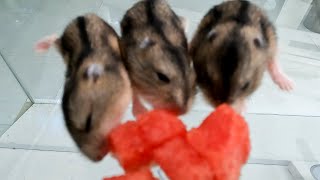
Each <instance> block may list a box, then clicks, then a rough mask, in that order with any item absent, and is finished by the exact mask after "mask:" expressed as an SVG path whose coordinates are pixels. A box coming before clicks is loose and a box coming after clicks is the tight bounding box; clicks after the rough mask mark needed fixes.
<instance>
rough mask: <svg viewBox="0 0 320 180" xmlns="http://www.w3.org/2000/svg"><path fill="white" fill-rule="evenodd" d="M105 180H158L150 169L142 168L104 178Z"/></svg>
mask: <svg viewBox="0 0 320 180" xmlns="http://www.w3.org/2000/svg"><path fill="white" fill-rule="evenodd" d="M103 180H156V178H154V177H153V176H152V173H151V172H150V170H148V169H140V170H138V171H134V172H130V173H127V174H125V175H122V176H115V177H111V178H104V179H103Z"/></svg>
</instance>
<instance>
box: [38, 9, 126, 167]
mask: <svg viewBox="0 0 320 180" xmlns="http://www.w3.org/2000/svg"><path fill="white" fill-rule="evenodd" d="M55 37H56V36H53V35H51V36H48V37H46V38H44V39H42V40H41V41H40V42H38V43H37V45H36V50H38V51H43V50H46V49H48V48H49V47H50V45H51V44H54V45H55V46H56V48H57V49H58V51H59V52H60V54H61V55H62V57H63V59H64V62H65V64H66V66H67V72H66V81H65V87H64V94H63V99H62V110H63V114H64V120H65V123H66V127H67V129H68V131H69V133H70V134H71V137H72V138H73V140H74V141H75V142H76V144H77V146H78V147H79V149H80V150H81V152H82V153H84V154H85V155H86V156H87V157H88V158H90V159H91V160H93V161H99V160H101V159H102V158H103V157H104V156H105V155H106V154H107V153H108V144H106V143H107V142H106V141H105V137H106V136H107V134H108V133H109V132H110V131H111V129H112V128H113V127H115V126H117V125H118V124H120V120H121V117H122V115H123V114H124V112H125V110H126V109H127V107H128V105H129V103H130V102H131V97H132V94H131V85H130V80H129V77H128V75H127V72H126V70H125V67H124V65H123V62H122V56H121V51H120V46H119V40H120V39H119V37H118V35H117V34H116V32H115V31H114V30H113V28H112V27H111V26H109V25H108V24H107V23H106V22H105V21H104V20H102V19H101V18H100V17H98V16H96V15H95V14H86V15H84V16H79V17H77V18H75V19H74V20H73V21H72V22H71V23H70V24H69V25H68V26H67V27H66V29H65V30H64V32H63V34H62V36H61V37H60V38H55Z"/></svg>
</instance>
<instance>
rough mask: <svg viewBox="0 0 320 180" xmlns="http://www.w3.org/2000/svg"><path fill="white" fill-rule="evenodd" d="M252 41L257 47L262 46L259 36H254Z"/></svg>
mask: <svg viewBox="0 0 320 180" xmlns="http://www.w3.org/2000/svg"><path fill="white" fill-rule="evenodd" d="M253 43H254V45H255V46H256V47H257V48H261V47H262V40H261V39H260V38H254V40H253Z"/></svg>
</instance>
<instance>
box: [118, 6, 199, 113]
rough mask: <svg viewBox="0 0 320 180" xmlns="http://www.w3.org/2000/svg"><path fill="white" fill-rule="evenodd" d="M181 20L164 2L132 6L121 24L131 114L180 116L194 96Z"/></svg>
mask: <svg viewBox="0 0 320 180" xmlns="http://www.w3.org/2000/svg"><path fill="white" fill-rule="evenodd" d="M185 23H186V21H185V19H184V18H182V17H180V16H178V15H176V14H175V12H173V10H172V9H171V8H170V6H169V5H168V3H167V2H166V1H165V0H143V1H139V2H138V3H136V4H134V5H133V6H132V7H131V8H130V9H129V10H128V11H127V12H126V14H125V15H124V17H123V19H122V21H121V32H122V38H121V47H122V48H123V52H124V62H125V66H126V69H127V71H128V74H129V77H130V79H131V83H132V87H133V114H134V115H135V116H137V115H139V114H141V113H143V112H145V111H147V109H146V108H145V107H144V106H143V104H142V103H141V100H144V101H146V102H148V103H149V104H150V105H151V106H153V108H161V109H169V110H171V111H173V112H176V113H177V114H184V113H186V112H187V111H188V109H189V108H190V106H191V104H192V101H193V97H194V94H195V73H194V69H193V67H192V61H191V58H190V55H189V54H188V43H187V39H186V36H185V32H184V28H185Z"/></svg>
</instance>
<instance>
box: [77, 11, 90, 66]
mask: <svg viewBox="0 0 320 180" xmlns="http://www.w3.org/2000/svg"><path fill="white" fill-rule="evenodd" d="M77 27H78V30H79V38H80V40H81V46H82V49H81V52H80V54H79V56H78V59H77V63H76V69H78V68H79V66H80V65H81V64H82V62H83V60H84V59H85V58H86V57H88V56H89V54H90V53H91V52H92V47H91V43H90V41H89V36H88V32H87V28H86V19H85V17H84V16H80V17H78V18H77Z"/></svg>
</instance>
